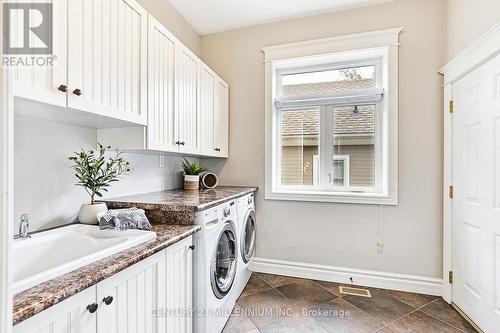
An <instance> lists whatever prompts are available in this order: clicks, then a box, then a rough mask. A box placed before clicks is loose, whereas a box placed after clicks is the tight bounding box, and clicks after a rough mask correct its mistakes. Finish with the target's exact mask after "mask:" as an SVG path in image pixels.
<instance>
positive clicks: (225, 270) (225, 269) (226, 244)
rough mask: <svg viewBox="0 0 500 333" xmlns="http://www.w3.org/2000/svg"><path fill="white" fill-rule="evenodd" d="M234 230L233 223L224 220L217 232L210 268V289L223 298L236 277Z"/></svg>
mask: <svg viewBox="0 0 500 333" xmlns="http://www.w3.org/2000/svg"><path fill="white" fill-rule="evenodd" d="M236 256H237V250H236V232H235V228H234V224H233V223H231V222H229V221H228V222H225V223H224V225H223V226H222V228H221V231H220V233H219V237H218V240H217V244H216V248H215V251H214V255H213V257H212V264H211V268H210V272H211V274H210V275H211V278H210V280H211V281H210V282H211V283H212V290H213V292H214V294H215V296H216V297H217V298H223V297H224V296H225V295H226V294H227V293H228V292H229V290H230V289H231V286H232V285H233V282H234V278H235V277H236V263H237V260H236V259H237V258H236Z"/></svg>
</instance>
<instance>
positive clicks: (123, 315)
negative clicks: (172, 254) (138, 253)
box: [97, 252, 166, 333]
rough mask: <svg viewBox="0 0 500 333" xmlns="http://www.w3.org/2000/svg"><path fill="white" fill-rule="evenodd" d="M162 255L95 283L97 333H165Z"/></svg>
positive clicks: (163, 254)
mask: <svg viewBox="0 0 500 333" xmlns="http://www.w3.org/2000/svg"><path fill="white" fill-rule="evenodd" d="M164 258H165V253H164V252H161V253H158V254H155V255H154V256H151V257H149V258H147V259H145V260H143V261H141V262H139V263H137V264H135V265H133V266H132V267H130V268H129V269H127V270H125V271H123V272H120V273H118V274H116V275H114V276H112V277H110V278H108V279H106V280H104V281H102V282H101V283H98V284H97V304H98V305H99V311H98V313H97V332H105V333H121V332H129V333H131V332H137V333H141V332H152V333H153V332H154V333H159V332H164V331H165V320H164V318H161V317H158V316H156V310H157V309H163V308H164V307H165V298H166V297H162V296H163V295H165V263H164Z"/></svg>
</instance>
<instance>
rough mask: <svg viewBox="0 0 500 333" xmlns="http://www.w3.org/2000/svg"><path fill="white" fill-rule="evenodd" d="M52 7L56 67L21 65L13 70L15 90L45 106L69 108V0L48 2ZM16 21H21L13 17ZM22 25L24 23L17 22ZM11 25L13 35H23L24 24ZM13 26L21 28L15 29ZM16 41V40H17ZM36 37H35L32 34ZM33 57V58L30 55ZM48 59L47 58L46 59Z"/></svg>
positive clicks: (13, 23)
mask: <svg viewBox="0 0 500 333" xmlns="http://www.w3.org/2000/svg"><path fill="white" fill-rule="evenodd" d="M46 2H47V3H51V4H52V12H53V15H52V19H53V27H54V29H53V34H52V53H53V55H54V56H55V58H54V59H53V60H52V66H51V67H50V66H49V67H47V66H44V67H37V66H18V67H13V68H12V76H13V79H14V80H13V81H14V82H13V83H14V84H13V90H14V94H15V95H16V96H19V97H24V98H28V99H34V100H37V101H40V102H43V103H48V104H53V105H58V106H63V107H64V106H66V90H67V79H66V65H67V64H66V56H67V53H66V50H67V44H66V43H67V15H66V11H67V4H68V2H67V0H52V1H46ZM11 19H12V20H16V19H21V18H20V17H19V16H16V15H13V16H11ZM17 23H20V22H17ZM17 23H16V22H11V28H10V29H11V30H9V32H10V33H11V34H12V36H16V35H18V36H19V35H21V34H22V31H21V29H22V28H23V26H22V24H17ZM12 27H18V29H17V30H14V29H13V28H12ZM14 38H15V37H14ZM30 38H31V39H33V38H34V34H31V35H30ZM28 56H30V55H28ZM44 58H45V56H44Z"/></svg>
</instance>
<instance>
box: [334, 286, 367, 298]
mask: <svg viewBox="0 0 500 333" xmlns="http://www.w3.org/2000/svg"><path fill="white" fill-rule="evenodd" d="M339 291H340V293H341V294H345V295H354V296H360V297H372V294H371V293H370V290H368V289H361V288H352V287H344V286H340V287H339Z"/></svg>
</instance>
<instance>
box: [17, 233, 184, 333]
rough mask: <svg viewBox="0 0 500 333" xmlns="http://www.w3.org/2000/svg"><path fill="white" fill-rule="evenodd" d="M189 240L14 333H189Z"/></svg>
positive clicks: (88, 291)
mask: <svg viewBox="0 0 500 333" xmlns="http://www.w3.org/2000/svg"><path fill="white" fill-rule="evenodd" d="M191 245H192V237H188V238H186V239H184V240H182V241H180V242H178V243H177V244H174V245H172V246H170V247H168V248H167V249H165V250H164V251H161V252H159V253H157V254H155V255H153V256H151V257H148V258H146V259H144V260H142V261H140V262H139V263H137V264H135V265H133V266H131V267H129V268H127V269H126V270H124V271H122V272H119V273H117V274H116V275H113V276H112V277H110V278H108V279H106V280H104V281H102V282H99V283H98V284H97V285H95V286H93V287H90V288H88V289H86V290H84V291H82V292H80V293H78V294H76V295H75V296H72V297H70V298H68V299H66V300H64V301H63V302H61V303H58V304H56V305H55V306H53V307H50V308H48V309H47V310H45V311H42V312H41V313H39V314H37V315H35V316H33V317H32V318H29V319H28V320H25V321H23V322H21V323H20V324H18V325H16V326H14V332H15V333H45V332H47V333H115V332H116V333H122V332H128V333H167V332H176V333H190V332H191V331H192V323H191V321H192V318H191V311H190V310H191V308H192V252H193V251H192V250H191V248H190V247H191Z"/></svg>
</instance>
